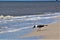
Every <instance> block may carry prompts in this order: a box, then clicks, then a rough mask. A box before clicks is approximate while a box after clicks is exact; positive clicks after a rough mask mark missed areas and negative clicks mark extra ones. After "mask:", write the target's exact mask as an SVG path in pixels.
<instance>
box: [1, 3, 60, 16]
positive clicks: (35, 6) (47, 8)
mask: <svg viewBox="0 0 60 40" xmlns="http://www.w3.org/2000/svg"><path fill="white" fill-rule="evenodd" d="M59 7H60V2H0V15H2V14H3V15H12V16H20V15H33V14H40V12H43V13H44V12H60V11H59V10H60V8H59ZM43 13H42V14H43Z"/></svg>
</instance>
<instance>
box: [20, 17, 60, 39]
mask: <svg viewBox="0 0 60 40" xmlns="http://www.w3.org/2000/svg"><path fill="white" fill-rule="evenodd" d="M57 18H60V17H57ZM59 24H60V21H58V22H56V23H52V24H48V26H47V27H44V28H43V30H42V31H39V32H37V31H36V30H33V31H32V32H31V33H29V34H26V35H23V36H21V37H19V38H27V37H32V36H43V37H44V38H43V39H60V32H59V30H60V25H59Z"/></svg>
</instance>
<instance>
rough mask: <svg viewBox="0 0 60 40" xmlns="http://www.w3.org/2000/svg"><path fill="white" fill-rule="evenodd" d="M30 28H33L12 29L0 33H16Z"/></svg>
mask: <svg viewBox="0 0 60 40" xmlns="http://www.w3.org/2000/svg"><path fill="white" fill-rule="evenodd" d="M28 28H32V27H24V28H18V29H12V30H7V31H0V33H6V32H16V31H20V30H23V29H28Z"/></svg>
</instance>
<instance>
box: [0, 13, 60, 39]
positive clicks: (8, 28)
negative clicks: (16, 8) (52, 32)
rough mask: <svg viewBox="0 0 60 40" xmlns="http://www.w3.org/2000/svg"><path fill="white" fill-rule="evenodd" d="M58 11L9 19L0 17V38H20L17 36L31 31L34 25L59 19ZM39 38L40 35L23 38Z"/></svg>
mask: <svg viewBox="0 0 60 40" xmlns="http://www.w3.org/2000/svg"><path fill="white" fill-rule="evenodd" d="M57 16H60V13H55V14H43V15H25V16H15V17H13V18H10V19H8V18H7V19H0V39H20V38H19V37H21V36H23V35H26V34H28V33H30V32H32V31H33V30H34V29H33V28H32V27H33V26H34V25H39V24H50V23H54V22H57V21H59V20H60V19H59V18H54V17H57ZM35 38H36V39H39V38H40V39H41V38H44V37H43V36H40V37H36V36H35V37H28V38H25V39H35Z"/></svg>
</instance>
